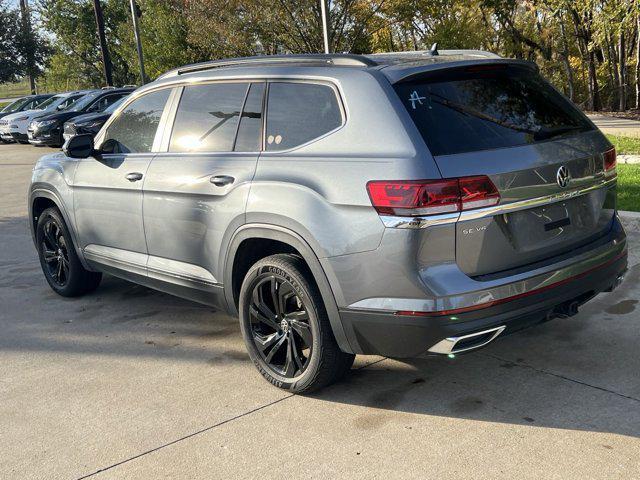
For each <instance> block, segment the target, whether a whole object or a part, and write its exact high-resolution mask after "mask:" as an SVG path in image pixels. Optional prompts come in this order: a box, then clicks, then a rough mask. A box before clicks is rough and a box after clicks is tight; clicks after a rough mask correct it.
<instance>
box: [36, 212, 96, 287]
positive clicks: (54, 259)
mask: <svg viewBox="0 0 640 480" xmlns="http://www.w3.org/2000/svg"><path fill="white" fill-rule="evenodd" d="M36 242H37V245H38V256H39V257H40V265H41V266H42V272H43V273H44V276H45V278H46V280H47V283H48V284H49V286H50V287H51V288H52V289H53V291H54V292H56V293H57V294H59V295H62V296H63V297H77V296H79V295H84V294H85V293H89V292H91V291H93V290H95V289H96V288H98V285H99V284H100V280H101V279H102V274H101V273H97V272H90V271H89V270H87V269H85V268H84V267H83V266H82V263H81V262H80V259H79V258H78V255H77V254H76V251H75V247H74V246H73V240H72V239H71V235H70V234H69V230H68V228H67V225H66V224H65V223H64V220H63V218H62V215H61V214H60V212H59V211H58V209H56V208H47V209H46V210H45V211H43V212H42V214H40V217H39V218H38V224H37V226H36Z"/></svg>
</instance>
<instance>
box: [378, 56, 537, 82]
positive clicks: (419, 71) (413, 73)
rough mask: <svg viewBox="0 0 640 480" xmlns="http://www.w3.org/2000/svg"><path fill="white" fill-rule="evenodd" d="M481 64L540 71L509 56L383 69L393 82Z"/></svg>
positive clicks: (529, 63) (532, 64)
mask: <svg viewBox="0 0 640 480" xmlns="http://www.w3.org/2000/svg"><path fill="white" fill-rule="evenodd" d="M480 65H486V66H489V65H516V66H521V67H525V68H529V69H531V70H534V71H536V72H537V71H538V65H536V64H535V63H534V62H529V61H527V60H514V59H508V58H500V57H498V58H478V59H474V60H460V61H456V62H442V63H433V64H428V65H417V66H413V67H406V66H403V65H401V64H400V65H394V66H390V67H387V68H384V69H382V72H383V73H384V74H385V75H386V76H387V78H388V79H389V81H390V82H391V83H401V82H410V81H411V80H415V79H416V77H420V76H422V75H428V74H430V73H435V72H442V71H445V70H452V69H459V68H467V67H474V66H480Z"/></svg>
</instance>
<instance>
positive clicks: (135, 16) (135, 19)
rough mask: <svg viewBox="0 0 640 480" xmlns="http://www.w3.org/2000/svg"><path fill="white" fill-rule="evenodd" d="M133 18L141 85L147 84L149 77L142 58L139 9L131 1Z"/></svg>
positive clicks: (133, 0) (133, 1)
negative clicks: (145, 71)
mask: <svg viewBox="0 0 640 480" xmlns="http://www.w3.org/2000/svg"><path fill="white" fill-rule="evenodd" d="M130 3H131V17H132V18H133V33H134V34H135V37H136V49H137V50H138V63H139V64H140V81H141V85H144V84H145V83H147V76H146V75H145V73H144V57H143V56H142V42H141V41H140V29H139V28H138V14H139V9H138V6H137V5H136V2H135V0H131V2H130Z"/></svg>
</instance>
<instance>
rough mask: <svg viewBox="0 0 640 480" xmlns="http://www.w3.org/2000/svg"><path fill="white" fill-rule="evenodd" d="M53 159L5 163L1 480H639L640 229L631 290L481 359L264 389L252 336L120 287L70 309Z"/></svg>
mask: <svg viewBox="0 0 640 480" xmlns="http://www.w3.org/2000/svg"><path fill="white" fill-rule="evenodd" d="M51 151H52V150H50V149H37V148H34V147H31V146H16V145H0V244H1V245H2V248H0V266H1V267H2V273H1V274H0V307H1V308H0V329H1V330H0V331H1V332H2V335H0V445H2V452H1V453H0V478H7V479H13V478H20V479H31V478H33V479H58V478H60V479H73V478H96V479H118V480H120V479H150V478H189V479H198V478H202V479H217V478H225V479H229V478H233V479H236V478H246V479H252V478H258V477H262V478H282V477H289V478H302V477H306V478H323V479H326V478H349V479H352V478H363V479H375V478H380V479H382V478H385V479H386V478H401V479H408V478H420V479H423V478H461V479H462V478H492V479H498V478H504V479H513V478H519V479H540V478H558V479H560V478H562V479H574V478H575V479H585V478H588V479H591V478H594V479H595V478H602V479H604V478H607V479H610V478H620V479H623V478H624V479H628V478H637V477H638V476H639V475H640V474H639V472H640V455H639V453H640V440H639V437H640V374H639V373H638V372H640V356H639V355H638V353H637V352H638V347H637V345H638V343H639V340H640V322H639V320H640V318H639V317H640V315H639V313H638V311H639V310H638V298H639V296H640V295H639V294H640V286H638V280H639V277H640V266H638V263H639V259H638V256H637V253H636V252H637V251H638V248H637V247H638V243H639V242H640V235H638V232H639V231H640V225H639V223H640V220H639V219H638V218H629V219H628V220H625V222H626V223H627V224H628V226H629V228H630V233H631V237H630V240H631V252H632V258H631V269H630V272H629V275H628V278H627V280H626V281H625V283H624V284H623V285H622V286H621V287H620V288H619V289H618V290H616V291H615V292H614V293H612V294H603V295H600V296H599V297H597V298H596V299H595V300H594V301H592V302H591V303H590V304H588V305H587V306H586V307H585V308H584V309H583V310H582V311H581V313H580V314H579V315H578V316H576V317H573V318H571V319H566V320H555V321H553V322H550V323H547V324H544V325H540V326H538V327H535V328H533V329H530V330H527V331H524V332H521V333H519V334H515V335H512V336H509V337H505V338H503V339H501V340H500V341H498V342H496V343H494V344H493V345H492V346H490V347H489V348H486V349H483V350H481V351H478V352H476V353H472V354H468V355H464V356H460V357H457V358H455V359H453V360H451V359H447V358H435V359H434V358H431V359H415V360H410V361H403V362H400V361H395V360H389V359H384V358H380V357H359V358H358V359H357V362H356V366H355V369H354V370H353V371H352V372H351V374H350V375H349V377H348V378H347V379H346V380H345V381H344V382H342V383H340V384H338V385H335V386H333V387H331V388H328V389H326V390H324V391H323V392H321V393H319V394H316V395H313V396H309V397H300V396H292V395H289V394H287V393H285V392H282V391H280V390H278V389H276V388H274V387H272V386H270V385H269V384H267V383H266V382H265V381H264V380H262V378H261V377H260V376H259V374H258V373H257V372H256V371H255V369H254V367H253V366H252V365H251V364H250V362H249V361H248V357H247V355H246V353H245V351H244V346H243V343H242V339H241V337H240V332H239V328H238V324H237V320H236V319H234V318H230V317H228V316H226V315H223V314H220V313H216V312H214V311H212V310H211V309H210V308H208V307H203V306H200V305H197V304H194V303H190V302H187V301H184V300H180V299H177V298H174V297H171V296H169V295H165V294H162V293H158V292H155V291H152V290H149V289H146V288H143V287H138V286H135V285H132V284H129V283H127V282H124V281H121V280H117V279H114V278H111V277H107V278H105V280H104V282H103V284H102V286H101V287H100V288H99V289H98V290H97V291H96V292H95V293H93V294H91V295H88V296H86V297H83V298H80V299H63V298H61V297H58V296H56V295H55V294H53V293H52V292H51V290H50V289H49V288H48V287H47V285H46V283H45V281H44V278H43V277H42V273H41V272H40V267H39V264H38V261H37V257H36V254H35V250H34V248H33V245H32V243H31V240H30V237H29V235H28V232H27V229H26V205H25V192H26V188H27V185H28V181H29V176H30V170H31V167H32V165H33V163H34V161H35V159H36V157H37V156H38V155H40V154H43V153H47V152H51Z"/></svg>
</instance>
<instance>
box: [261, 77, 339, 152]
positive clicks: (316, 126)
mask: <svg viewBox="0 0 640 480" xmlns="http://www.w3.org/2000/svg"><path fill="white" fill-rule="evenodd" d="M341 125H342V110H341V109H340V104H339V103H338V98H337V96H336V92H335V91H334V89H333V88H331V87H330V86H328V85H320V84H312V83H293V82H273V83H270V84H269V98H268V100H267V131H266V142H265V143H266V149H267V151H276V150H287V149H289V148H293V147H297V146H299V145H302V144H304V143H307V142H309V141H311V140H313V139H315V138H318V137H321V136H322V135H324V134H326V133H328V132H330V131H332V130H335V129H336V128H338V127H340V126H341Z"/></svg>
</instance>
